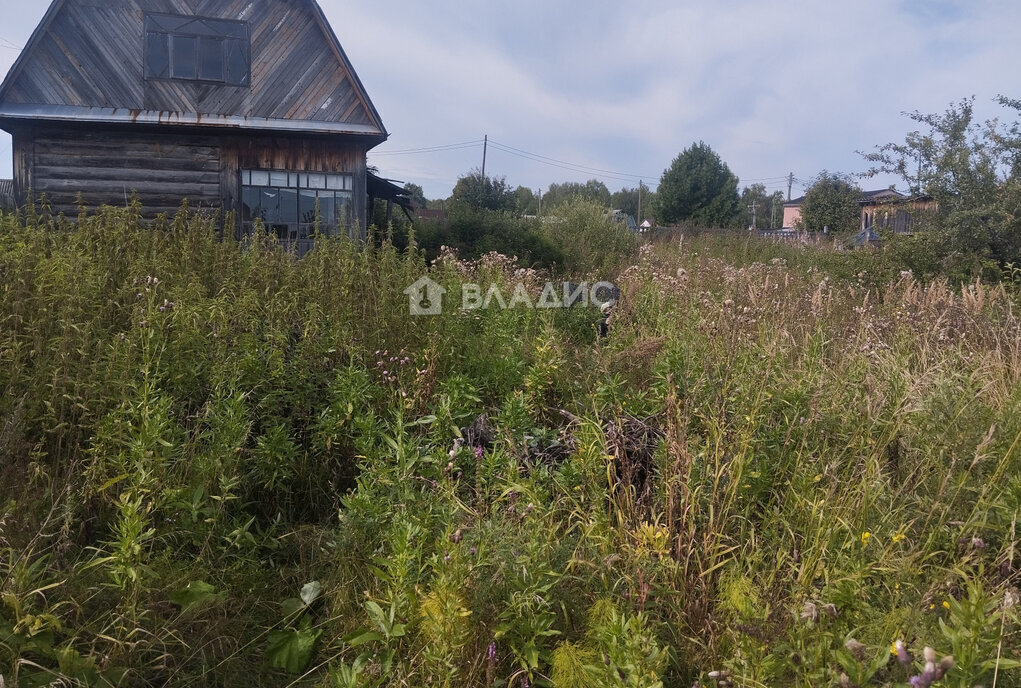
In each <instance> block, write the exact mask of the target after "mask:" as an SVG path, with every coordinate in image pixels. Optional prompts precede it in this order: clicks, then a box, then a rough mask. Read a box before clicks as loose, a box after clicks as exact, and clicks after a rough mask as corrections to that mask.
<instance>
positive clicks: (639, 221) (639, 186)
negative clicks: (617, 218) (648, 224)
mask: <svg viewBox="0 0 1021 688" xmlns="http://www.w3.org/2000/svg"><path fill="white" fill-rule="evenodd" d="M637 220H638V224H639V225H640V224H642V180H641V179H639V180H638V218H637Z"/></svg>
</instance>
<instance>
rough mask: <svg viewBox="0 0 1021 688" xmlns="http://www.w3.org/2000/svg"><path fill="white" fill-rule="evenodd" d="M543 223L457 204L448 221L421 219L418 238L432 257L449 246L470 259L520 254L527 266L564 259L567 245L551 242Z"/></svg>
mask: <svg viewBox="0 0 1021 688" xmlns="http://www.w3.org/2000/svg"><path fill="white" fill-rule="evenodd" d="M540 227H541V225H540V223H539V221H538V220H535V219H523V218H518V217H515V216H513V215H511V214H510V213H507V212H496V211H491V210H476V209H471V208H467V207H464V206H460V207H456V206H455V208H454V209H453V210H452V211H451V212H450V213H449V216H448V218H447V220H446V221H430V222H420V223H419V224H418V227H417V233H416V235H415V238H416V241H417V243H418V245H419V247H421V249H422V250H423V251H424V252H425V253H426V255H427V256H428V257H429V258H430V259H435V258H436V257H437V256H439V255H440V251H441V249H442V247H444V246H446V247H448V248H451V249H454V250H455V251H456V252H457V254H458V255H459V256H462V257H464V258H469V259H471V258H478V257H480V256H484V255H486V254H487V253H490V252H492V251H496V252H498V253H502V254H503V255H508V256H517V258H518V260H519V262H520V263H521V264H522V265H527V266H533V265H534V266H547V267H548V266H550V265H553V264H559V263H561V262H562V260H563V254H564V251H565V249H566V248H568V247H565V246H562V245H559V244H556V243H554V242H552V241H551V240H550V239H549V238H547V237H546V235H545V234H544V233H543V232H542V231H541V229H540Z"/></svg>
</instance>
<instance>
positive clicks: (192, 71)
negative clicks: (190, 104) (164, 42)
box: [170, 36, 198, 79]
mask: <svg viewBox="0 0 1021 688" xmlns="http://www.w3.org/2000/svg"><path fill="white" fill-rule="evenodd" d="M170 48H171V56H170V61H171V67H170V75H171V76H172V77H174V78H175V79H194V78H196V77H197V76H198V39H197V38H192V37H191V36H173V40H171V42H170Z"/></svg>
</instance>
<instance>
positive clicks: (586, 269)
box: [541, 200, 638, 276]
mask: <svg viewBox="0 0 1021 688" xmlns="http://www.w3.org/2000/svg"><path fill="white" fill-rule="evenodd" d="M550 216H551V217H549V218H548V219H547V220H546V221H544V222H543V224H542V229H541V231H542V233H543V235H544V236H545V237H547V238H548V240H549V241H550V242H551V243H552V244H553V245H555V246H561V247H563V249H562V250H563V258H562V262H561V263H560V267H561V268H563V269H564V270H566V271H567V272H568V273H569V274H583V275H584V274H592V273H595V274H598V275H600V276H608V275H610V273H611V272H612V271H613V269H614V267H615V266H617V265H620V263H621V262H622V261H624V260H626V259H627V257H628V256H631V255H634V252H635V251H636V250H637V248H638V238H637V237H636V236H635V234H634V232H632V231H631V230H630V229H628V227H627V225H625V224H624V223H623V222H620V221H618V220H616V219H615V218H613V217H612V216H611V215H610V214H609V213H608V212H607V210H606V208H605V207H604V206H601V205H599V204H596V203H592V202H589V201H584V200H574V201H571V202H568V203H565V204H563V205H559V206H555V207H554V208H552V209H551V210H550Z"/></svg>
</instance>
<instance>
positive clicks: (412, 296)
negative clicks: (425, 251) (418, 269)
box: [404, 277, 447, 315]
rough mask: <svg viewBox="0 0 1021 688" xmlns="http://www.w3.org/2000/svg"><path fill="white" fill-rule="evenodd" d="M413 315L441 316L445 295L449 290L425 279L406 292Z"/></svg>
mask: <svg viewBox="0 0 1021 688" xmlns="http://www.w3.org/2000/svg"><path fill="white" fill-rule="evenodd" d="M404 293H405V294H407V295H408V307H409V308H410V309H411V314H412V315H440V314H442V313H443V295H444V294H446V293H447V290H446V289H444V288H443V287H442V286H440V285H439V284H437V283H436V282H433V281H432V280H431V279H429V278H428V277H423V278H422V279H420V280H418V281H417V282H415V283H414V284H412V285H411V286H410V287H408V288H407V289H405V290H404Z"/></svg>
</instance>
